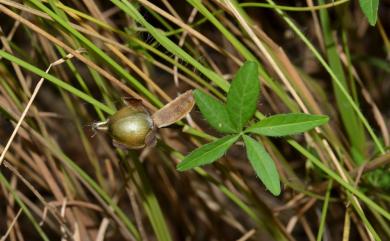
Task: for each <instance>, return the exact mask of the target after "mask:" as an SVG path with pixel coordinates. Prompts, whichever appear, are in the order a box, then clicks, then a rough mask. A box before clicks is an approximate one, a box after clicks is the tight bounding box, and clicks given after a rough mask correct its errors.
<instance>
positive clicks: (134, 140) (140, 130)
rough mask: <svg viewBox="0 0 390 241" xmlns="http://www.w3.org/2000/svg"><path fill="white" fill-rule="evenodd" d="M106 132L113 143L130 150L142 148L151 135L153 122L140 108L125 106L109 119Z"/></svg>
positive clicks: (145, 111)
mask: <svg viewBox="0 0 390 241" xmlns="http://www.w3.org/2000/svg"><path fill="white" fill-rule="evenodd" d="M108 131H109V133H110V135H111V136H112V138H113V139H114V141H115V142H117V143H118V144H121V145H125V146H126V147H128V148H131V149H138V148H143V147H144V146H145V145H146V143H147V142H148V138H150V135H152V134H153V120H152V118H151V116H150V114H149V112H148V111H147V110H146V109H145V108H143V107H142V106H131V105H129V106H126V107H124V108H122V109H120V110H119V111H117V112H116V113H115V114H114V115H113V116H111V117H110V119H109V122H108Z"/></svg>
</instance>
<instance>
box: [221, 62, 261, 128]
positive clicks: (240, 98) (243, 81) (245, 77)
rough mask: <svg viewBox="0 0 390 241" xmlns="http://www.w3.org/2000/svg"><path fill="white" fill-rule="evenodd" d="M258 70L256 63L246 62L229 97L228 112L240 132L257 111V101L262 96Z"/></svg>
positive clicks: (233, 84) (235, 80)
mask: <svg viewBox="0 0 390 241" xmlns="http://www.w3.org/2000/svg"><path fill="white" fill-rule="evenodd" d="M257 68H258V66H257V64H256V62H253V61H247V62H245V64H244V65H243V66H242V67H241V68H240V69H239V70H238V72H237V74H236V77H235V78H234V80H233V81H232V83H231V86H230V89H229V92H228V95H227V103H226V107H227V111H228V113H229V117H230V120H231V121H232V122H233V124H234V125H235V127H236V130H238V131H241V130H242V128H243V127H244V125H245V124H246V123H247V122H248V121H249V119H250V118H251V117H252V116H253V114H254V113H255V111H256V105H257V100H258V99H259V95H260V82H259V74H258V71H257Z"/></svg>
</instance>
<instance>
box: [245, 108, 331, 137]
mask: <svg viewBox="0 0 390 241" xmlns="http://www.w3.org/2000/svg"><path fill="white" fill-rule="evenodd" d="M328 120H329V117H328V116H324V115H309V114H304V113H290V114H278V115H273V116H270V117H267V118H265V119H263V120H261V121H259V122H257V123H256V124H254V125H252V126H251V127H249V128H248V129H247V130H246V132H251V133H256V134H259V135H264V136H287V135H294V134H299V133H302V132H305V131H308V130H311V129H313V128H315V127H317V126H320V125H322V124H325V123H327V122H328Z"/></svg>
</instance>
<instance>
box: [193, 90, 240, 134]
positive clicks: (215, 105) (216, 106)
mask: <svg viewBox="0 0 390 241" xmlns="http://www.w3.org/2000/svg"><path fill="white" fill-rule="evenodd" d="M194 98H195V102H196V105H197V106H198V107H199V109H200V111H201V112H202V115H203V117H204V118H205V119H206V120H207V122H208V123H209V124H210V125H211V126H212V127H214V129H216V130H217V131H219V132H221V133H235V132H236V130H235V128H234V126H233V124H232V122H231V121H230V119H229V115H228V112H227V110H226V107H225V105H224V104H223V103H221V102H220V101H218V100H217V99H215V98H214V97H211V96H210V95H208V94H206V93H204V92H202V91H200V90H195V91H194Z"/></svg>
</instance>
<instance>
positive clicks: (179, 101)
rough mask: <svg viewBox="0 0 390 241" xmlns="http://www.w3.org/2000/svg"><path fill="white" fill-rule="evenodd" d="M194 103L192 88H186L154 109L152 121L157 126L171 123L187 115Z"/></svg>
mask: <svg viewBox="0 0 390 241" xmlns="http://www.w3.org/2000/svg"><path fill="white" fill-rule="evenodd" d="M194 104H195V101H194V97H193V95H192V90H188V91H186V92H184V93H183V94H181V95H179V96H178V97H176V98H175V99H174V100H172V101H171V102H169V103H168V104H167V105H165V106H164V107H163V108H161V109H160V110H158V111H156V112H155V113H154V114H153V115H152V119H153V122H154V124H155V125H156V126H157V127H158V128H161V127H166V126H169V125H172V124H173V123H175V122H176V121H178V120H180V119H182V118H183V117H184V116H185V115H187V114H188V113H189V112H190V111H191V110H192V107H194Z"/></svg>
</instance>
